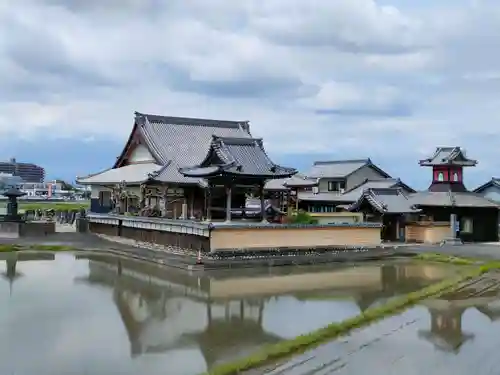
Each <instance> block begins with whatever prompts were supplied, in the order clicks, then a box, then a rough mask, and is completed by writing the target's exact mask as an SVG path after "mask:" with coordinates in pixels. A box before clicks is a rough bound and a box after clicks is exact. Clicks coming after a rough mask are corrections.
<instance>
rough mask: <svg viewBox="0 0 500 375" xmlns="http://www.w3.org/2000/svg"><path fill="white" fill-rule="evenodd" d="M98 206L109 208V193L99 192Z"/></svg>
mask: <svg viewBox="0 0 500 375" xmlns="http://www.w3.org/2000/svg"><path fill="white" fill-rule="evenodd" d="M99 205H100V206H101V207H109V206H110V205H111V192H110V191H100V192H99Z"/></svg>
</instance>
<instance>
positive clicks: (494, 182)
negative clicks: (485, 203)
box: [473, 177, 500, 193]
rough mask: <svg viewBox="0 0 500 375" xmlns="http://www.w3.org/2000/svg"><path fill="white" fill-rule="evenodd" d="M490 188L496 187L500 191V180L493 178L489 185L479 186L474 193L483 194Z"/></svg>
mask: <svg viewBox="0 0 500 375" xmlns="http://www.w3.org/2000/svg"><path fill="white" fill-rule="evenodd" d="M490 186H496V187H498V188H499V189H500V178H496V177H493V178H492V179H491V180H489V181H488V182H487V183H485V184H482V185H481V186H478V187H477V188H475V189H474V190H473V192H474V193H481V192H482V191H483V190H484V189H487V188H489V187H490Z"/></svg>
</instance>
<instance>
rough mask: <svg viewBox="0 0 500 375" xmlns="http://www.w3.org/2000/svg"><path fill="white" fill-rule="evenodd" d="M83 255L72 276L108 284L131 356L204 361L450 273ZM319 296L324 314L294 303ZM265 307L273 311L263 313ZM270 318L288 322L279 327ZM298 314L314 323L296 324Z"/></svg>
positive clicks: (430, 268)
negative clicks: (181, 268) (80, 272)
mask: <svg viewBox="0 0 500 375" xmlns="http://www.w3.org/2000/svg"><path fill="white" fill-rule="evenodd" d="M86 258H88V259H89V274H88V276H87V277H86V278H80V279H78V282H86V283H90V284H97V285H107V286H109V287H111V288H113V302H114V303H115V305H116V307H117V309H118V311H119V314H120V317H121V319H122V321H123V324H124V325H125V327H126V330H127V335H128V338H129V341H130V353H131V355H132V356H138V355H140V354H143V353H161V352H166V351H169V350H172V349H173V348H177V349H179V348H182V347H192V346H193V345H197V346H198V347H199V349H200V351H201V353H202V355H203V357H204V358H205V362H206V365H207V367H208V368H210V367H212V366H213V365H215V364H217V363H220V362H224V361H227V360H230V359H232V358H235V357H238V356H241V355H243V354H247V353H250V352H251V351H253V350H255V349H256V348H257V347H258V346H260V345H262V344H266V343H273V342H277V341H279V340H281V339H283V338H288V337H293V336H296V335H298V334H301V333H305V332H307V331H309V330H311V329H314V328H318V327H320V326H322V325H324V324H327V323H330V322H331V321H332V319H333V320H338V321H340V320H343V319H345V318H347V317H349V316H353V315H356V314H358V313H359V312H360V311H361V310H364V309H366V308H368V307H370V306H372V305H373V304H375V303H380V302H382V301H384V300H386V299H387V298H390V297H393V296H395V295H398V294H402V293H408V292H410V291H414V290H417V289H420V288H422V287H424V286H426V285H428V284H429V283H432V282H434V281H437V280H441V279H442V278H444V277H446V276H449V275H450V273H451V272H452V271H451V270H450V269H447V268H443V267H441V266H436V265H422V264H418V265H417V264H393V265H383V264H377V265H370V266H356V267H353V266H351V267H345V266H337V267H332V266H327V267H324V266H321V267H313V268H302V269H299V268H297V269H293V268H281V269H275V270H273V269H263V270H252V271H249V270H244V271H241V270H240V271H236V272H234V271H214V272H207V275H206V276H204V277H199V276H190V275H189V274H188V273H185V272H178V271H176V270H172V269H169V270H168V271H165V269H161V268H158V267H155V266H153V265H148V264H144V263H139V262H135V261H131V260H127V259H119V258H118V259H117V258H114V257H109V256H86ZM273 271H275V272H273ZM290 271H295V272H290ZM249 272H251V274H253V275H252V276H250V273H249ZM290 302H291V303H290ZM325 302H326V305H323V307H326V308H327V312H328V314H327V315H325V317H324V319H323V320H321V319H320V320H318V319H314V318H315V316H308V315H307V314H306V315H305V316H304V315H302V314H300V312H303V311H304V310H303V309H301V307H303V306H300V305H304V304H305V305H311V306H312V307H313V308H317V307H318V306H321V304H322V303H325ZM276 307H278V308H276ZM335 309H339V310H343V311H340V313H339V311H334V310H335ZM270 310H274V312H275V313H274V314H272V315H274V316H269V315H267V314H266V313H267V312H269V311H270ZM294 310H295V312H294ZM309 315H310V314H309ZM266 318H267V319H266ZM276 318H278V319H279V320H281V322H283V321H289V322H290V323H291V324H290V326H287V325H285V327H283V325H282V324H281V322H278V321H276ZM304 319H306V320H308V319H311V320H312V321H311V323H312V324H308V325H305V326H304V325H303V324H302V326H303V327H304V328H303V329H302V330H297V327H300V326H301V324H300V321H301V320H304ZM280 326H281V327H280Z"/></svg>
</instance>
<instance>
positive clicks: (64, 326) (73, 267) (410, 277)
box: [0, 253, 500, 375]
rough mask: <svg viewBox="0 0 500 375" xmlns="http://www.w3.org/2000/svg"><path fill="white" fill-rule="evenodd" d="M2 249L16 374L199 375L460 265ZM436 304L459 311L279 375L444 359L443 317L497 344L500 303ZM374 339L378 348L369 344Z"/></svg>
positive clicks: (399, 324) (1, 293)
mask: <svg viewBox="0 0 500 375" xmlns="http://www.w3.org/2000/svg"><path fill="white" fill-rule="evenodd" d="M0 256H1V257H2V258H0V273H1V275H2V278H3V279H2V280H0V300H1V301H2V304H1V305H0V373H1V374H15V375H32V374H38V375H49V374H50V375H58V374H61V375H62V374H65V375H73V374H75V375H76V374H78V375H79V374H82V375H83V374H90V375H101V374H102V375H105V374H106V375H107V374H121V375H128V374H130V375H132V374H134V375H136V374H138V373H142V374H144V375H160V374H161V375H184V374H185V375H193V374H197V373H200V372H203V371H205V370H207V369H208V368H210V367H212V366H214V365H216V364H219V363H223V362H226V361H230V360H232V359H235V358H238V357H240V356H243V355H246V354H249V353H251V352H253V351H255V350H256V349H257V348H258V347H259V346H261V345H263V344H266V343H274V342H278V341H280V340H283V339H287V338H292V337H294V336H297V335H299V334H302V333H306V332H308V331H311V330H313V329H316V328H319V327H322V326H324V325H326V324H328V323H330V322H334V321H337V322H338V321H342V320H344V319H346V318H348V317H351V316H354V315H357V314H358V313H359V312H360V311H363V310H365V309H367V308H368V307H370V306H373V305H375V304H378V303H382V302H383V301H385V300H387V299H389V298H391V297H394V296H396V295H400V294H405V293H408V292H411V291H414V290H418V289H421V288H422V287H424V286H426V285H429V284H432V283H435V282H437V281H439V280H442V279H444V278H446V277H450V276H451V275H453V274H454V273H455V272H456V268H452V267H449V266H444V265H436V264H424V263H409V262H408V261H392V262H391V263H385V264H382V263H363V264H358V265H328V266H307V267H279V268H264V269H244V270H242V269H238V270H225V271H207V272H205V273H203V274H200V273H197V274H189V273H188V272H185V271H181V270H177V269H173V268H160V267H156V266H154V265H151V264H146V263H141V262H136V261H132V260H129V259H121V258H116V257H113V256H108V255H88V256H82V255H80V256H75V255H72V254H57V255H52V254H42V253H39V254H0ZM490 299H491V298H490ZM429 303H431V302H429ZM432 303H435V304H436V306H440V307H439V308H440V309H441V310H439V311H441V312H440V314H441V315H442V314H444V315H445V316H446V317H447V316H448V315H449V314H451V315H453V314H455V315H453V316H454V317H455V319H454V320H451V321H448V320H446V319H448V318H445V317H443V316H444V315H443V316H441V315H438V316H437V318H435V319H434V320H432V321H431V318H430V316H431V315H430V314H431V313H430V311H434V310H433V309H435V306H434V305H432V304H431V305H429V306H427V305H426V306H421V307H418V308H415V309H412V310H410V311H408V312H406V313H404V314H403V315H401V316H397V317H393V318H390V319H388V320H386V321H384V322H382V323H378V324H376V325H374V326H372V327H370V328H367V329H366V330H363V331H358V332H356V333H355V334H353V335H352V336H350V337H349V338H348V339H347V340H343V341H342V340H341V341H336V342H333V343H331V344H328V345H329V346H328V345H327V346H323V347H321V348H318V349H317V350H316V351H314V352H310V353H307V354H306V355H307V356H308V357H307V358H306V359H307V360H305V359H304V358H305V357H304V356H301V357H299V358H297V359H296V360H295V361H298V362H293V363H288V364H285V365H284V366H283V367H282V368H281V369H275V370H274V372H273V373H274V374H278V373H279V374H306V373H307V374H313V373H314V374H316V372H314V371H316V370H314V368H315V367H317V366H318V363H320V362H321V363H328V362H331V361H336V362H332V363H337V362H338V364H339V366H340V365H342V364H344V363H348V365H344V366H341V367H339V368H340V369H342V368H346V369H347V368H350V370H346V371H348V373H349V374H358V373H359V374H360V375H361V374H364V373H366V371H367V370H368V369H369V370H370V373H372V374H375V373H376V372H373V371H374V369H376V368H377V364H378V363H380V364H387V363H388V362H390V361H394V362H397V361H402V362H401V363H405V366H409V365H410V364H411V363H409V362H411V361H413V363H414V364H418V365H420V364H421V363H420V362H421V361H422V358H423V357H422V355H425V356H430V357H429V358H430V359H431V360H434V362H436V361H437V362H439V361H440V358H442V357H441V356H442V355H445V354H441V353H442V352H441V351H440V350H441V349H439V345H438V344H436V343H441V341H443V340H444V339H443V338H442V337H441V336H439V335H437V336H436V333H435V330H436V328H435V327H436V326H437V325H442V326H446V327H455V328H454V329H455V331H454V332H456V329H457V328H456V326H457V325H458V326H460V328H464V334H465V335H466V337H469V336H468V335H470V336H471V342H475V343H476V344H472V345H479V348H482V347H483V346H485V345H487V344H488V342H489V344H490V345H491V344H492V342H493V341H492V340H491V337H492V336H491V335H490V339H489V341H488V340H486V341H485V339H484V335H488V332H494V330H495V329H496V330H498V331H500V327H497V326H496V324H495V323H492V319H493V318H490V317H488V315H487V314H486V313H485V311H493V312H494V311H496V310H495V308H497V309H498V310H499V311H500V306H498V305H500V304H497V305H495V304H494V303H493V302H492V303H493V304H492V305H481V306H482V307H481V308H483V310H478V308H473V307H470V309H471V310H470V311H469V310H468V309H469V307H463V306H462V307H461V308H463V311H461V314H462V315H460V316H461V319H462V321H463V324H461V325H460V323H457V322H459V321H460V319H458V320H457V318H456V316H458V315H456V313H453V314H452V313H449V312H446V313H443V311H448V310H447V309H449V306H448V305H446V304H445V306H444V307H443V306H441V305H442V304H443V302H440V301H437V302H436V301H434V302H432ZM453 306H455V305H453ZM495 306H498V307H495ZM455 307H456V306H455ZM455 307H454V308H455ZM488 309H489V310H488ZM485 314H486V315H485ZM492 314H493V313H492ZM498 315H500V313H499V314H498ZM492 316H494V315H492ZM467 317H470V318H467ZM436 322H440V323H436ZM495 327H496V328H495ZM465 328H467V329H465ZM388 332H389V333H390V332H393V333H391V334H388ZM498 333H499V332H497V333H496V337H500V335H498ZM482 337H483V338H482ZM474 339H475V340H476V341H474ZM440 340H441V341H440ZM496 340H497V343H499V342H500V339H496ZM478 342H479V344H478ZM368 344H369V345H368ZM363 345H366V348H367V349H364V350H361V349H359V348H360V347H363ZM443 345H444V346H446V340H444V344H443ZM467 345H471V344H467V343H466V344H464V346H463V348H464V349H465V350H467ZM470 350H477V349H473V348H472V349H470ZM417 352H418V353H417ZM363 353H365V354H363ZM370 353H371V354H370ZM405 353H406V354H405ZM424 353H426V354H424ZM405 355H406V357H405ZM453 355H456V354H453ZM356 356H362V357H360V358H362V361H364V362H363V363H365V362H366V366H365V365H362V364H360V363H359V362H360V360H359V359H356V358H355V357H356ZM308 358H309V359H308ZM351 358H352V359H353V360H354V363H351V362H352V360H351ZM410 358H412V359H410ZM370 361H371V362H370ZM369 363H371V365H369ZM308 364H310V365H311V366H312V368H311V367H307V366H309V365H308ZM351 365H352V366H354V367H348V366H351ZM332 366H334V365H332ZM346 366H347V367H346ZM325 368H326V367H325ZM404 368H405V369H407V368H406V367H404ZM457 368H458V367H457ZM311 369H313V372H310V371H311ZM329 369H330V370H329V371H330V372H331V370H332V367H331V366H330V367H329ZM407 370H408V369H407ZM320 371H323V370H320ZM353 371H354V372H353ZM411 371H412V370H411V368H410V370H408V371H406V372H407V373H411ZM457 371H458V370H457ZM323 373H329V372H318V374H323ZM344 373H347V372H344ZM380 373H384V374H387V373H388V372H387V371H381V372H380ZM389 373H390V372H389ZM415 373H416V372H415ZM440 374H442V373H440Z"/></svg>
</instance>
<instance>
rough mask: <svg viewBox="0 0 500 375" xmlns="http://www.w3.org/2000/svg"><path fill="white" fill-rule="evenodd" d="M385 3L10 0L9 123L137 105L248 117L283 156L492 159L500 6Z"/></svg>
mask: <svg viewBox="0 0 500 375" xmlns="http://www.w3.org/2000/svg"><path fill="white" fill-rule="evenodd" d="M385 3H386V5H383V6H382V5H379V4H378V3H377V2H375V1H373V0H349V1H348V0H338V1H330V2H328V1H322V0H312V1H307V2H304V1H301V0H288V1H285V0H268V1H266V2H261V1H257V0H242V1H237V2H228V1H223V0H210V1H205V0H193V1H189V2H186V1H180V0H172V1H169V2H163V1H158V0H142V1H136V0H128V1H107V2H102V1H95V0H88V1H85V2H68V1H62V0H45V1H43V0H36V1H35V0H26V1H14V0H9V1H7V2H3V3H2V5H0V73H1V74H0V99H1V100H0V132H2V133H6V132H12V131H13V130H15V131H17V132H18V133H19V134H20V135H21V136H31V137H35V136H38V135H39V133H40V131H43V132H50V131H52V132H58V133H61V134H63V135H64V136H74V137H94V136H108V137H120V138H125V137H126V136H127V132H128V131H129V130H130V127H131V123H132V116H133V111H134V110H139V111H143V112H153V113H160V114H171V115H177V116H193V117H194V116H203V117H213V118H221V119H244V120H250V121H251V123H252V127H253V133H254V134H255V135H257V136H263V137H264V138H265V140H266V144H267V147H269V148H270V149H271V151H272V152H273V153H289V152H293V153H314V152H326V153H328V152H333V151H335V152H339V151H338V150H343V149H348V148H349V149H351V153H352V149H353V148H355V147H356V144H359V145H363V147H366V149H364V150H363V152H362V154H363V156H364V155H365V154H370V148H372V149H373V150H374V152H377V153H379V154H380V155H384V154H386V155H389V154H393V153H398V152H401V153H404V154H407V155H415V160H416V159H418V157H419V156H417V155H419V153H420V151H421V149H422V148H424V147H425V148H427V149H428V152H429V153H430V152H432V148H433V147H434V145H436V144H441V143H454V144H455V143H456V144H461V145H464V146H465V147H467V148H468V149H469V152H470V154H471V156H474V157H476V158H478V159H481V157H482V156H484V157H492V155H493V154H492V152H491V151H488V152H487V151H485V150H486V147H485V144H484V142H492V143H491V145H492V147H493V142H496V140H497V139H498V138H499V137H498V136H499V135H500V127H499V126H498V125H497V121H498V120H500V118H499V115H497V111H496V109H497V108H498V104H500V103H498V100H497V99H496V97H497V95H496V94H494V93H495V92H496V93H498V89H500V80H498V66H499V64H500V52H498V48H496V44H497V40H498V39H499V37H500V3H498V2H491V1H490V2H488V1H483V2H477V1H476V2H473V3H467V2H459V1H456V2H445V3H442V5H439V4H437V2H430V1H427V2H422V3H418V2H417V3H415V2H414V3H412V5H409V4H408V3H406V2H405V3H404V7H402V6H403V3H402V2H401V1H399V2H398V3H395V2H391V1H386V2H385ZM440 4H441V3H440ZM318 111H319V112H321V111H322V112H321V113H319V112H318ZM285 128H286V131H284V129H285ZM481 134H488V136H487V137H486V138H485V137H482V136H481ZM332 138H335V140H336V141H335V143H334V146H332ZM388 143H390V145H391V147H387V144H388ZM332 150H333V151H332ZM495 152H496V151H495ZM491 174H495V172H492V173H491Z"/></svg>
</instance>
